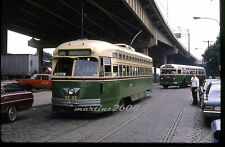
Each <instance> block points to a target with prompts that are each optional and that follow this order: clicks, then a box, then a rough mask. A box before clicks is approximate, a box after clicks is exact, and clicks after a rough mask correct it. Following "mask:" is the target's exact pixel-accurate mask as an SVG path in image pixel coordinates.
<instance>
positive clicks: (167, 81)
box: [160, 64, 206, 88]
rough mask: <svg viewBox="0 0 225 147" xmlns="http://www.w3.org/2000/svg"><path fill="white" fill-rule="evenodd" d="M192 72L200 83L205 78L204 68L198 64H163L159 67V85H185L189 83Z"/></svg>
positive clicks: (166, 86)
mask: <svg viewBox="0 0 225 147" xmlns="http://www.w3.org/2000/svg"><path fill="white" fill-rule="evenodd" d="M193 73H195V74H196V76H197V77H198V78H199V83H200V85H201V84H202V83H203V81H204V79H205V76H206V75H205V69H204V68H203V67H199V66H189V65H180V64H164V65H162V66H161V67H160V85H162V86H163V87H164V88H168V87H169V86H180V87H187V86H188V85H189V84H190V81H191V77H192V75H193Z"/></svg>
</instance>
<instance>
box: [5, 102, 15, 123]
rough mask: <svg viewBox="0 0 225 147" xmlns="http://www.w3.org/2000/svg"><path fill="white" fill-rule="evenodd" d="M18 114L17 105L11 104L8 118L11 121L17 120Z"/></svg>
mask: <svg viewBox="0 0 225 147" xmlns="http://www.w3.org/2000/svg"><path fill="white" fill-rule="evenodd" d="M16 116H17V110H16V107H14V106H10V107H9V108H8V112H7V120H8V121H9V122H14V121H15V120H16Z"/></svg>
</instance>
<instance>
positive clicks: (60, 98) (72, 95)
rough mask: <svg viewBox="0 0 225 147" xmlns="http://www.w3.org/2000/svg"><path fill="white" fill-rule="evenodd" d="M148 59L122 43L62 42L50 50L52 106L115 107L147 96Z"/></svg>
mask: <svg viewBox="0 0 225 147" xmlns="http://www.w3.org/2000/svg"><path fill="white" fill-rule="evenodd" d="M152 62H153V61H152V58H151V57H149V56H147V55H144V54H142V53H138V52H135V49H134V48H132V47H130V46H128V45H126V44H112V43H108V42H105V41H100V40H75V41H70V42H66V43H63V44H61V45H59V46H58V47H57V48H56V49H55V51H54V53H53V61H52V69H53V72H52V109H53V111H56V112H58V111H64V110H74V111H75V110H78V111H79V110H80V111H84V110H86V111H88V112H94V113H98V112H106V111H114V110H115V111H117V109H115V107H117V106H124V105H126V104H127V103H128V102H131V101H135V100H138V99H140V98H143V97H148V96H149V95H150V93H151V90H152V87H153V81H152V79H153V74H152ZM75 108H76V109H75ZM77 108H82V109H77ZM84 108H85V109H84ZM100 108H101V109H100Z"/></svg>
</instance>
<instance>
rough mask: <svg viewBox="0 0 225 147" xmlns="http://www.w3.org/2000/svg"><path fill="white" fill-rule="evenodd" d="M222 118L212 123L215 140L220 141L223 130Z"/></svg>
mask: <svg viewBox="0 0 225 147" xmlns="http://www.w3.org/2000/svg"><path fill="white" fill-rule="evenodd" d="M220 124H221V123H220V119H216V120H214V121H213V122H212V123H211V128H212V134H213V140H214V142H219V139H220V131H221V125H220Z"/></svg>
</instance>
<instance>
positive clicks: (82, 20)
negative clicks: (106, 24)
mask: <svg viewBox="0 0 225 147" xmlns="http://www.w3.org/2000/svg"><path fill="white" fill-rule="evenodd" d="M83 7H84V2H83V0H82V1H81V39H83V38H84V8H83Z"/></svg>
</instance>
